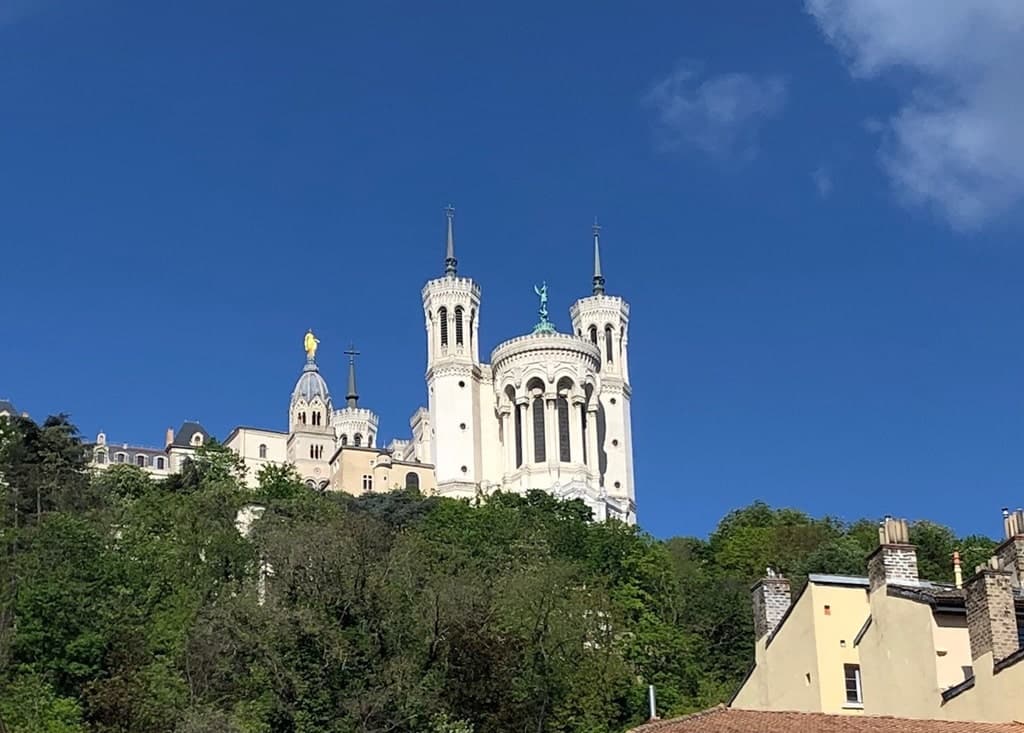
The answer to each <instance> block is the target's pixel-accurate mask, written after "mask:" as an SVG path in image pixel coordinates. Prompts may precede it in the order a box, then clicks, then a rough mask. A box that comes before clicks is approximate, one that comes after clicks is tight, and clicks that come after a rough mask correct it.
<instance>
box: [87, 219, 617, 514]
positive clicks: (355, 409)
mask: <svg viewBox="0 0 1024 733" xmlns="http://www.w3.org/2000/svg"><path fill="white" fill-rule="evenodd" d="M446 223H447V228H446V239H445V247H446V252H445V260H444V270H443V274H442V275H441V276H440V277H437V278H434V279H432V280H429V281H428V282H427V283H426V284H425V285H424V287H423V289H422V291H421V300H422V306H423V319H424V327H425V331H426V388H427V395H426V396H427V405H426V406H425V407H419V408H417V409H416V410H415V411H414V412H413V415H412V418H411V419H410V421H409V427H410V433H411V434H410V435H409V437H408V438H401V439H396V440H392V441H391V442H389V443H387V444H386V445H382V444H381V441H380V430H379V428H380V420H379V417H378V415H377V414H376V413H375V412H374V411H373V410H371V409H369V408H367V407H365V406H363V405H360V403H359V399H360V397H359V392H358V390H357V388H356V368H355V357H356V356H357V354H358V352H356V351H355V349H354V348H349V349H348V350H346V351H345V352H344V353H345V355H346V356H347V357H348V380H347V384H346V392H345V400H344V403H343V404H342V405H337V404H335V400H334V399H333V398H332V395H331V392H330V390H329V389H328V386H327V381H326V380H325V379H324V377H323V375H322V374H321V371H320V364H319V363H318V361H317V350H318V348H319V341H318V339H317V338H316V337H315V336H314V334H313V332H312V331H309V332H307V333H306V336H305V339H304V343H303V346H304V349H305V352H306V360H305V364H304V365H303V368H302V371H301V373H300V374H299V378H298V380H297V382H296V384H295V387H294V388H293V390H292V393H291V399H290V402H289V407H288V424H287V429H286V430H276V429H268V428H262V427H244V426H242V427H238V428H235V429H234V430H233V431H232V432H231V433H230V434H229V435H228V437H227V439H226V440H225V441H224V442H225V445H227V446H228V447H229V448H231V449H232V450H234V451H235V452H236V453H237V454H238V455H239V456H240V457H241V458H242V460H243V461H244V463H245V464H246V466H247V468H248V469H249V470H248V479H247V480H248V481H249V482H250V484H255V482H256V480H257V476H258V474H259V471H260V470H261V469H262V468H263V467H264V466H267V465H273V464H282V463H291V464H292V465H294V466H295V468H296V470H297V471H298V473H299V475H300V476H301V477H302V480H303V481H304V482H305V483H306V484H307V485H308V486H310V487H311V488H315V489H319V490H334V491H346V492H349V493H354V494H360V493H363V492H367V491H385V490H391V489H395V488H403V487H410V488H418V489H419V490H421V491H423V492H425V493H431V494H437V495H440V496H449V497H456V498H472V497H476V496H480V495H487V494H488V493H491V492H493V491H498V490H501V491H509V492H517V493H524V492H526V491H529V490H534V489H538V490H543V491H547V492H550V493H553V494H555V495H556V496H558V497H560V498H565V499H581V500H582V501H583V502H585V503H586V504H587V505H588V506H589V507H590V508H591V509H592V510H593V512H594V516H595V518H596V519H598V520H603V519H607V518H617V519H620V520H623V521H626V522H630V523H632V522H635V521H636V499H635V489H634V485H633V450H632V419H631V414H630V403H631V399H632V387H631V385H630V380H629V349H628V346H629V304H628V303H627V302H626V301H625V300H624V299H623V298H621V297H619V296H617V295H609V294H608V293H607V292H606V290H605V279H604V275H603V272H602V269H601V255H600V231H599V228H598V227H597V225H596V224H595V226H594V229H593V274H592V278H591V293H590V294H589V295H587V296H585V297H581V298H579V299H577V300H576V301H575V302H574V303H573V304H572V306H571V307H570V309H569V316H570V319H571V322H572V332H571V333H559V332H558V331H557V330H556V329H555V327H554V326H553V324H552V323H551V322H550V321H549V320H548V310H547V287H546V285H541V286H539V287H536V288H535V290H536V292H537V295H538V296H539V297H540V303H541V305H540V311H539V315H540V320H539V322H538V323H537V325H536V326H535V327H534V328H533V329H532V331H531V332H530V333H527V334H524V335H520V336H515V337H513V338H510V339H508V340H506V341H504V342H502V343H500V344H499V345H498V346H497V347H496V348H495V349H494V350H493V351H492V352H491V355H490V359H489V360H488V361H484V360H482V359H481V357H480V328H481V323H482V318H481V305H482V302H483V300H482V290H481V288H480V285H479V284H478V283H477V282H476V281H474V280H473V279H472V278H470V277H466V276H464V275H460V274H459V272H458V261H457V260H456V258H455V234H454V210H453V209H452V208H451V207H448V209H447V210H446ZM97 443H99V441H97ZM169 445H170V444H169ZM129 455H131V456H137V455H141V453H139V452H138V451H136V452H134V453H130V454H129ZM139 460H143V459H142V458H140V459H139ZM169 468H170V469H171V470H177V465H174V462H173V461H172V464H170V465H169Z"/></svg>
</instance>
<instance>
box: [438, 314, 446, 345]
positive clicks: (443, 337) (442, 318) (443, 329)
mask: <svg viewBox="0 0 1024 733" xmlns="http://www.w3.org/2000/svg"><path fill="white" fill-rule="evenodd" d="M437 320H439V321H440V322H441V346H447V345H448V309H447V308H443V307H442V308H438V309H437Z"/></svg>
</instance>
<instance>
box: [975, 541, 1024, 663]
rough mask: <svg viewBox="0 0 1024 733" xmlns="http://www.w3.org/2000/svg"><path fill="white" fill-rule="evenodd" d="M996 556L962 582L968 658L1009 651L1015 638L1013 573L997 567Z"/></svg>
mask: <svg viewBox="0 0 1024 733" xmlns="http://www.w3.org/2000/svg"><path fill="white" fill-rule="evenodd" d="M998 564H999V561H998V558H992V560H991V561H989V564H988V565H987V566H984V565H983V566H981V567H979V568H978V573H977V575H975V576H974V577H973V578H971V579H970V580H968V581H967V582H966V583H965V584H964V591H965V596H966V598H965V602H966V606H967V630H968V632H969V634H970V638H971V658H972V659H974V660H977V659H978V658H979V657H981V656H982V655H984V654H987V653H989V652H991V653H992V661H993V662H998V661H1000V660H1001V659H1005V658H1006V657H1008V656H1010V655H1011V654H1013V653H1014V652H1015V651H1017V648H1018V646H1019V644H1018V641H1017V615H1016V612H1015V610H1014V604H1013V583H1012V576H1013V574H1012V573H1011V572H1010V571H1009V570H1000V569H998V567H997V566H998Z"/></svg>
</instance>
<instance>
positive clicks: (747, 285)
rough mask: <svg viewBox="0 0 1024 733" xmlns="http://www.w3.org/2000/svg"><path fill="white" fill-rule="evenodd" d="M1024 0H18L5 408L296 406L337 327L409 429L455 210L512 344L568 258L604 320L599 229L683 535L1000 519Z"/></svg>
mask: <svg viewBox="0 0 1024 733" xmlns="http://www.w3.org/2000/svg"><path fill="white" fill-rule="evenodd" d="M965 5H966V4H965ZM485 6H486V7H485ZM1022 8H1024V6H1020V5H1019V4H1014V3H1000V2H995V1H993V2H989V3H986V2H979V3H975V4H972V7H971V9H966V8H960V7H957V8H952V9H949V8H947V12H946V13H945V14H943V13H937V12H935V11H934V6H932V5H931V3H929V2H924V0H914V1H911V0H905V1H904V2H891V1H890V0H862V1H861V2H854V3H849V4H845V3H844V4H838V3H834V2H829V1H828V0H810V2H808V3H807V5H802V4H799V3H788V4H784V3H770V4H769V3H760V2H752V1H751V2H720V3H680V2H650V3H641V4H637V3H631V4H629V5H628V6H627V5H626V4H621V3H572V2H567V3H556V4H552V3H529V2H527V3H516V4H514V5H509V6H506V7H502V8H498V7H495V6H487V4H484V5H481V4H479V3H466V2H462V3H459V2H437V3H397V2H379V3H359V4H356V3H344V4H343V3H333V2H309V3H303V4H301V5H296V4H287V3H284V4H282V3H269V2H244V3H243V2H220V3H209V2H188V1H186V0H182V1H181V2H176V3H170V4H168V3H153V2H134V3H128V2H110V1H103V0H98V1H95V2H88V3H85V2H63V1H62V0H49V1H47V0H13V2H12V1H11V0H8V1H7V2H6V3H3V4H0V99H2V100H3V101H2V114H0V252H2V258H0V271H2V273H3V282H4V294H5V298H4V302H5V316H4V317H3V318H2V319H0V344H2V347H0V348H2V357H0V398H3V397H7V398H10V399H12V400H14V401H15V403H16V404H17V405H18V406H19V407H21V408H22V409H25V410H28V411H29V412H30V413H31V414H32V415H33V416H34V417H38V418H41V417H43V416H45V415H46V414H47V413H51V412H57V411H67V412H69V413H71V415H72V417H73V419H74V420H75V421H76V422H77V424H78V425H79V426H80V427H81V429H82V431H83V432H84V433H85V434H86V435H89V436H91V435H93V434H95V433H96V432H97V431H99V430H105V431H106V432H107V434H108V436H109V438H110V439H111V440H112V441H115V442H122V441H128V442H133V443H142V444H154V445H155V444H160V442H161V441H162V439H163V434H164V431H165V429H166V428H167V427H168V426H170V425H177V424H178V423H180V422H181V421H182V420H185V419H199V420H201V421H202V422H203V423H204V424H205V425H206V426H207V427H208V428H209V429H210V430H212V431H213V432H214V433H215V434H218V435H220V436H222V437H223V436H224V435H225V434H226V433H227V432H228V431H229V430H230V428H231V427H233V426H234V425H236V424H248V425H262V426H268V427H278V428H281V427H283V426H284V425H285V424H286V411H287V403H288V397H289V394H290V390H291V387H292V385H293V383H294V380H295V379H296V377H297V376H298V373H299V371H300V370H301V367H302V363H303V354H302V349H301V341H302V334H303V333H304V331H305V330H306V328H308V327H312V328H314V329H315V330H316V332H317V334H318V336H319V338H320V339H321V342H322V343H321V349H320V355H319V356H320V363H321V365H322V369H323V371H324V373H325V375H326V377H327V379H328V382H329V384H331V385H332V387H333V389H334V391H335V392H336V393H340V392H341V391H342V390H343V383H344V374H345V361H344V357H343V356H342V353H341V352H342V350H343V349H344V347H345V345H346V344H347V343H348V342H349V341H350V340H351V341H354V342H355V343H356V344H357V345H358V347H359V348H360V349H361V350H362V352H363V356H362V358H361V361H360V365H359V380H360V391H361V393H362V403H363V404H365V405H366V406H370V407H373V408H374V409H375V410H377V411H378V412H379V413H380V415H381V425H382V435H383V436H384V437H385V438H389V437H392V436H395V435H404V434H406V433H407V431H408V428H407V425H408V422H407V421H408V417H409V415H410V414H411V413H412V411H413V410H414V409H415V408H416V407H417V406H418V405H420V404H421V403H423V401H424V398H425V387H424V384H423V371H424V350H425V344H424V332H423V320H422V315H421V310H420V295H419V292H420V288H421V286H422V283H423V282H424V280H425V279H427V278H429V277H433V276H436V275H438V274H439V273H440V272H441V270H442V267H443V256H444V251H443V247H444V241H443V227H444V216H443V211H442V208H443V206H444V205H445V204H448V203H449V202H451V203H453V204H454V205H455V206H456V208H457V215H456V240H457V250H458V252H457V254H458V257H459V260H460V271H461V272H462V273H464V274H467V275H471V276H473V277H474V278H476V279H477V280H478V282H480V284H481V285H482V288H483V307H482V313H481V339H482V343H483V346H484V351H485V352H489V350H490V348H493V346H495V345H496V344H497V343H498V342H500V341H501V340H503V339H505V338H508V337H511V336H514V335H517V334H520V333H523V332H525V331H526V330H527V329H528V328H529V327H530V326H531V325H532V324H533V322H534V319H535V307H536V302H535V297H534V295H533V292H532V285H533V284H534V283H535V282H539V281H540V280H541V279H546V280H547V282H548V284H549V288H550V294H551V308H552V315H553V318H554V319H555V321H556V324H557V325H558V326H559V327H561V328H562V329H567V328H568V306H569V304H570V303H571V301H572V300H573V299H575V298H576V297H579V296H581V295H584V294H586V293H587V292H588V289H589V280H590V271H589V268H590V263H589V244H590V242H589V232H590V225H591V222H592V221H593V218H594V217H595V216H597V217H599V219H600V221H601V223H602V226H603V240H602V241H603V245H604V264H605V274H606V277H607V284H608V289H609V291H610V292H612V293H615V294H621V295H623V296H624V297H626V298H627V299H628V300H629V301H630V302H631V304H632V309H633V321H632V326H631V342H630V345H631V349H632V354H631V369H632V378H633V389H634V399H633V419H634V425H633V431H634V441H635V446H634V454H635V463H636V481H637V487H638V488H637V492H638V501H639V505H640V520H641V523H642V524H643V525H644V526H645V527H646V528H647V529H649V530H650V531H651V532H653V533H654V534H656V535H658V536H670V535H674V534H699V535H703V534H706V533H707V532H708V531H709V530H710V529H711V528H712V527H713V525H714V524H715V522H716V521H717V520H718V519H719V517H720V516H721V515H722V514H723V513H725V512H726V511H728V510H730V509H732V508H735V507H738V506H742V505H745V504H747V503H749V502H751V501H753V500H754V499H764V500H765V501H768V502H770V503H772V504H775V505H787V506H796V507H800V508H802V509H805V510H807V511H809V512H812V513H815V514H822V513H831V514H836V515H839V516H841V517H844V518H848V519H853V518H857V517H860V516H865V515H866V516H873V517H877V516H879V515H881V514H884V513H892V514H897V515H902V516H907V517H910V518H920V517H928V518H933V519H936V520H938V521H942V522H945V523H949V524H951V525H953V526H954V527H955V528H956V529H957V530H958V531H959V532H962V533H967V532H974V531H980V532H986V533H989V534H997V533H998V532H999V531H1000V520H999V509H1000V507H1002V506H1004V505H1011V506H1015V505H1018V504H1020V503H1024V496H1022V493H1024V492H1022V490H1021V481H1020V477H1021V474H1022V468H1024V466H1022V452H1021V450H1020V441H1021V436H1022V433H1024V395H1022V390H1021V385H1022V383H1024V345H1022V340H1021V338H1020V332H1021V324H1022V323H1024V289H1022V288H1021V287H1020V282H1021V280H1022V276H1024V246H1022V245H1021V242H1020V233H1021V223H1022V222H1021V215H1020V213H1021V201H1022V199H1024V102H1021V101H1020V95H1019V90H1018V89H1017V83H1016V80H1017V76H1018V70H1019V68H1020V67H1021V62H1022V61H1024V59H1021V58H1020V57H1021V56H1022V52H1021V50H1020V49H1022V48H1024V44H1022V43H1021V40H1022V38H1021V36H1022V28H1024V9H1022Z"/></svg>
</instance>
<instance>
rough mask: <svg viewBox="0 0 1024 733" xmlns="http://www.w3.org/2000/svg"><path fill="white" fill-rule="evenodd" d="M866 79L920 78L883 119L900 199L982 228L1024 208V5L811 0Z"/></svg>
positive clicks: (811, 8)
mask: <svg viewBox="0 0 1024 733" xmlns="http://www.w3.org/2000/svg"><path fill="white" fill-rule="evenodd" d="M805 3H806V8H807V11H808V12H809V13H810V14H811V15H812V16H813V17H814V19H815V20H816V21H817V23H818V26H819V28H820V29H821V31H822V33H823V34H824V36H825V38H826V39H828V41H829V42H830V43H831V44H832V45H833V46H835V47H836V48H837V49H838V50H839V52H840V53H841V54H842V55H843V57H844V59H845V60H846V62H847V63H848V66H849V69H850V73H851V74H853V75H854V76H855V77H857V78H862V79H874V78H877V77H880V76H882V75H883V74H886V73H887V72H890V71H892V70H896V69H899V70H901V71H902V72H904V77H902V78H905V73H906V72H907V71H910V72H911V75H910V78H911V80H912V81H911V84H910V87H909V88H908V89H907V90H906V91H905V93H904V97H903V99H902V101H901V103H900V108H899V109H898V110H897V111H896V113H895V114H894V115H893V116H892V117H890V118H889V119H888V120H884V121H881V124H880V125H877V129H878V130H879V131H880V132H881V141H882V142H881V145H880V150H879V152H880V159H881V162H882V166H883V168H884V169H885V171H886V172H887V174H888V176H889V178H890V180H891V181H892V184H893V187H894V190H895V191H896V192H897V194H898V195H899V197H900V198H901V199H902V200H904V201H907V202H909V203H912V204H918V205H924V206H929V207H932V208H934V209H935V210H936V211H938V212H939V213H940V214H941V215H942V216H943V217H944V218H945V219H946V220H947V221H948V222H949V223H950V224H951V226H953V227H954V228H956V229H960V230H973V229H979V228H981V227H983V226H985V225H986V224H989V223H990V222H992V221H993V220H995V219H997V218H999V217H1000V216H1002V215H1004V214H1006V213H1007V212H1009V211H1010V210H1012V209H1014V208H1015V207H1017V206H1019V205H1020V204H1021V203H1022V202H1024V97H1022V96H1021V94H1020V69H1021V68H1024V2H1021V1H1020V0H972V2H950V3H942V7H941V11H939V9H937V8H936V4H935V2H934V0H899V1H898V2H897V1H895V0H805Z"/></svg>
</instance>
